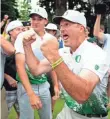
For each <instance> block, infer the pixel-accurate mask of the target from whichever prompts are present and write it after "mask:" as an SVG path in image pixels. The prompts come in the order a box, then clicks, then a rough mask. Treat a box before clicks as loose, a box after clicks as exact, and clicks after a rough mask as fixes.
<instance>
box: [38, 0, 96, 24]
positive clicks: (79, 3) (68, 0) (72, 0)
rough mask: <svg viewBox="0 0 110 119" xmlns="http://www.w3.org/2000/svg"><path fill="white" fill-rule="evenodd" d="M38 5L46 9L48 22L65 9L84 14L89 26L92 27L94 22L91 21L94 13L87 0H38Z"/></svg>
mask: <svg viewBox="0 0 110 119" xmlns="http://www.w3.org/2000/svg"><path fill="white" fill-rule="evenodd" d="M39 5H40V6H41V7H45V8H46V10H47V13H48V15H49V21H51V20H52V17H53V16H54V15H62V14H63V13H64V11H66V10H67V9H75V10H78V11H80V12H84V13H85V16H86V18H87V19H88V24H89V25H93V23H94V20H95V19H91V18H93V17H91V16H93V12H94V11H93V8H92V6H91V4H90V3H89V2H88V0H48V1H47V0H39ZM90 23H92V24H90Z"/></svg>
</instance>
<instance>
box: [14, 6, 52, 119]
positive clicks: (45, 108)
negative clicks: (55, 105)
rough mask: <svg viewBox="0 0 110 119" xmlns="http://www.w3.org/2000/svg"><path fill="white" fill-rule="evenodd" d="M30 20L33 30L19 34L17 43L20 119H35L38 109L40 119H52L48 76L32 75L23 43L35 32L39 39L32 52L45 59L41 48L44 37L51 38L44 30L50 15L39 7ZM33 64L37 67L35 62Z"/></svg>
mask: <svg viewBox="0 0 110 119" xmlns="http://www.w3.org/2000/svg"><path fill="white" fill-rule="evenodd" d="M30 18H31V28H32V29H31V30H29V31H25V32H23V33H21V34H19V36H18V37H17V39H16V42H15V49H16V67H17V71H18V74H17V80H18V82H19V83H18V102H19V107H20V119H34V109H38V114H39V117H40V119H52V110H51V96H50V91H49V87H50V86H49V83H48V82H47V76H46V74H45V73H44V74H42V75H39V76H33V75H32V73H31V72H30V69H29V68H28V66H27V63H26V60H27V59H26V57H27V56H26V55H25V53H24V48H23V43H22V40H23V37H24V35H25V34H26V33H27V34H28V32H34V33H35V34H36V36H37V39H36V40H35V41H34V42H33V43H32V45H31V47H32V50H33V52H34V54H35V56H36V57H38V58H39V60H42V59H44V56H43V54H42V52H41V50H40V46H41V44H42V42H43V40H44V39H45V38H44V37H50V36H51V35H50V34H49V33H47V32H45V28H44V27H45V25H46V24H47V22H48V15H47V12H46V10H45V9H44V8H42V7H38V6H37V7H36V8H35V9H32V11H31V13H30ZM24 47H25V46H24ZM29 59H30V58H29ZM31 63H32V65H35V64H33V61H31ZM31 106H32V107H31Z"/></svg>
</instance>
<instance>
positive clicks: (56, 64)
mask: <svg viewBox="0 0 110 119" xmlns="http://www.w3.org/2000/svg"><path fill="white" fill-rule="evenodd" d="M62 62H63V58H62V57H60V58H59V59H58V60H57V61H55V62H54V63H52V64H51V67H52V69H55V68H56V67H57V66H58V65H59V64H61V63H62Z"/></svg>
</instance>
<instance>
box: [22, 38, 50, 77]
mask: <svg viewBox="0 0 110 119" xmlns="http://www.w3.org/2000/svg"><path fill="white" fill-rule="evenodd" d="M27 42H28V41H25V40H24V41H23V44H24V45H23V47H24V52H25V58H26V64H27V65H28V67H29V69H30V71H31V73H32V74H33V75H35V76H38V75H41V74H44V73H47V72H49V71H50V70H51V66H50V63H49V61H48V60H47V59H43V60H41V61H39V60H38V58H37V57H36V56H35V55H34V53H33V51H32V48H31V44H29V43H28V44H27Z"/></svg>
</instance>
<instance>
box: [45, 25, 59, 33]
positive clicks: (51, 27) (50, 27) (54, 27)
mask: <svg viewBox="0 0 110 119" xmlns="http://www.w3.org/2000/svg"><path fill="white" fill-rule="evenodd" d="M45 29H49V30H55V31H57V25H55V24H53V23H49V24H48V25H47V26H46V27H45Z"/></svg>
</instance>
